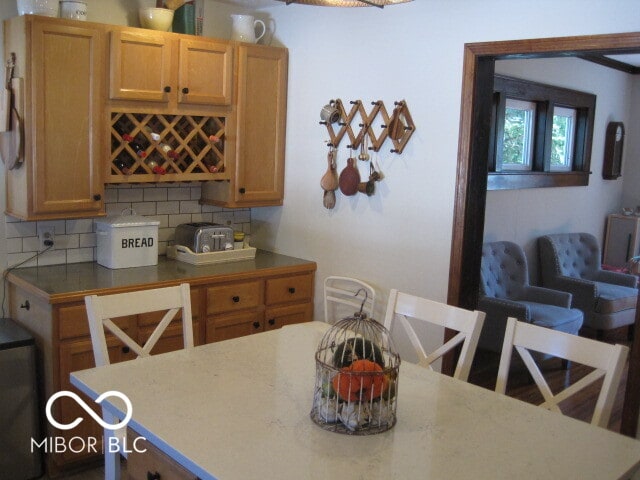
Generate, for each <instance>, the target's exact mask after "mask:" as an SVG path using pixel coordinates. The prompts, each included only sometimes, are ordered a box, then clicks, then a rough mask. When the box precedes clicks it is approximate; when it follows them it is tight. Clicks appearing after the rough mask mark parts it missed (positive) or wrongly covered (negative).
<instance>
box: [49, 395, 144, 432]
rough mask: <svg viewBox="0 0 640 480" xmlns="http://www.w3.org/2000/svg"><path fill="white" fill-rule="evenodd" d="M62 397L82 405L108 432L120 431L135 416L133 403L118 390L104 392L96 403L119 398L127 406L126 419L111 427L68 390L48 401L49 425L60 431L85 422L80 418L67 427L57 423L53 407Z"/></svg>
mask: <svg viewBox="0 0 640 480" xmlns="http://www.w3.org/2000/svg"><path fill="white" fill-rule="evenodd" d="M60 397H69V398H72V399H73V400H75V402H76V403H77V404H78V405H80V406H81V407H82V409H83V410H84V411H85V412H87V413H88V414H89V415H91V417H93V419H94V420H95V421H96V422H98V423H99V424H100V425H101V426H102V428H105V429H107V430H118V429H120V428H122V427H124V426H126V425H127V423H129V420H131V416H132V415H133V406H132V405H131V401H130V400H129V398H128V397H127V396H126V395H125V394H124V393H122V392H118V391H116V390H109V391H108V392H104V393H103V394H102V395H100V396H99V397H98V398H96V403H98V404H99V403H102V401H103V400H104V399H105V398H107V397H118V398H119V399H121V400H122V401H123V402H124V403H125V405H126V406H127V414H126V415H125V417H124V419H123V420H122V421H121V422H119V423H116V424H115V425H111V424H110V423H107V422H105V421H104V420H103V419H102V418H101V417H100V415H98V414H97V413H96V412H94V411H93V410H92V409H91V407H90V406H89V405H87V404H86V403H85V402H84V400H82V399H81V398H80V397H79V396H78V395H77V394H75V393H73V392H69V391H67V390H62V391H60V392H57V393H54V394H53V395H52V396H51V397H50V398H49V400H47V407H46V414H47V420H49V423H51V425H53V426H54V427H56V428H59V429H60V430H71V429H72V428H75V427H76V426H77V425H78V424H79V423H80V422H82V420H83V418H81V417H78V418H76V419H75V420H74V421H73V422H71V423H69V424H67V425H64V424H62V423H59V422H58V421H56V419H55V418H53V415H52V414H51V407H52V405H53V402H55V401H56V400H57V399H58V398H60Z"/></svg>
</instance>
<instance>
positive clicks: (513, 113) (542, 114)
mask: <svg viewBox="0 0 640 480" xmlns="http://www.w3.org/2000/svg"><path fill="white" fill-rule="evenodd" d="M595 105H596V96H595V95H592V94H590V93H585V92H579V91H576V90H570V89H566V88H561V87H555V86H551V85H545V84H541V83H536V82H530V81H528V80H520V79H516V78H510V77H505V76H501V75H496V76H495V78H494V103H493V113H492V122H491V125H492V128H491V142H490V157H489V177H488V185H487V187H488V189H489V190H508V189H518V188H537V187H561V186H584V185H588V184H589V173H590V172H589V167H590V164H591V141H592V138H593V120H594V114H595Z"/></svg>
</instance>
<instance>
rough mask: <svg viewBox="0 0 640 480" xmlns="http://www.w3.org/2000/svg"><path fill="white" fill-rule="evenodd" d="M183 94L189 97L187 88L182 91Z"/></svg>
mask: <svg viewBox="0 0 640 480" xmlns="http://www.w3.org/2000/svg"><path fill="white" fill-rule="evenodd" d="M182 93H184V94H185V95H187V94H188V93H189V89H188V88H187V87H184V88H183V89H182Z"/></svg>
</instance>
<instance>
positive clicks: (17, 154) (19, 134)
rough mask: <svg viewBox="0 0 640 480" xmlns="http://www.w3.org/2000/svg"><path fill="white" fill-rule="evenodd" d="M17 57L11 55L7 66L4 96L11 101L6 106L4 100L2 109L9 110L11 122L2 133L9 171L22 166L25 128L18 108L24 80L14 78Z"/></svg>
mask: <svg viewBox="0 0 640 480" xmlns="http://www.w3.org/2000/svg"><path fill="white" fill-rule="evenodd" d="M15 59H16V56H15V54H14V53H11V58H10V59H9V60H8V61H7V65H6V83H5V86H4V88H3V92H2V94H3V95H5V94H6V98H8V99H9V106H8V107H7V106H6V98H4V97H3V98H2V100H1V101H2V102H3V103H2V109H5V108H8V110H7V112H8V115H9V120H8V121H6V125H2V126H3V127H6V128H5V129H4V131H2V132H1V133H0V157H1V158H2V161H3V162H4V164H5V166H6V168H7V169H9V170H12V169H14V168H17V167H19V166H20V165H21V164H22V160H23V152H22V139H23V137H24V135H23V133H24V132H23V126H22V118H21V117H20V114H19V113H18V107H19V106H21V105H22V79H21V78H13V69H14V66H15ZM0 121H1V122H5V113H4V110H3V112H2V117H1V118H0Z"/></svg>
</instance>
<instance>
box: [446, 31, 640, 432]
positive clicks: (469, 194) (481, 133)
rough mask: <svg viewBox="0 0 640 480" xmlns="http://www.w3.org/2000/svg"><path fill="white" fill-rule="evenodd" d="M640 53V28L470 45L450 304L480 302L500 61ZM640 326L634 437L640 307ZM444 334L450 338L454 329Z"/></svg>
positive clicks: (632, 370) (638, 394)
mask: <svg viewBox="0 0 640 480" xmlns="http://www.w3.org/2000/svg"><path fill="white" fill-rule="evenodd" d="M639 52H640V32H631V33H618V34H609V35H586V36H573V37H556V38H537V39H527V40H515V41H500V42H482V43H470V44H465V46H464V59H463V73H462V95H461V111H460V133H459V139H458V167H457V174H456V189H455V201H454V218H453V229H452V230H453V231H452V238H451V257H450V266H449V285H448V293H447V302H448V303H449V304H451V305H455V306H460V307H464V308H469V309H473V308H476V306H477V295H478V286H479V278H480V256H481V250H482V239H483V235H484V215H485V204H486V194H487V189H486V183H487V153H488V147H489V138H488V137H489V136H488V135H485V130H487V129H488V127H489V126H488V125H486V124H487V123H488V122H486V118H489V117H487V116H483V114H484V111H485V109H486V108H487V104H488V103H490V94H488V93H487V92H489V93H490V92H491V91H492V90H493V78H492V77H493V68H494V66H495V60H498V59H516V58H548V57H571V56H577V55H579V54H599V55H602V54H609V55H611V54H626V53H639ZM489 74H491V78H489ZM483 97H484V98H483ZM635 325H636V328H635V336H634V339H633V345H632V349H631V357H630V362H629V373H628V380H627V388H626V392H625V402H624V408H623V412H622V428H621V432H622V433H624V434H626V435H629V436H635V433H636V428H637V424H638V413H639V408H640V308H639V309H637V311H636V323H635ZM445 336H446V337H447V338H450V337H451V332H446V334H445ZM454 365H455V358H454V356H452V355H449V356H448V357H446V358H445V361H444V362H443V371H444V372H448V373H451V372H453V369H454Z"/></svg>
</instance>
